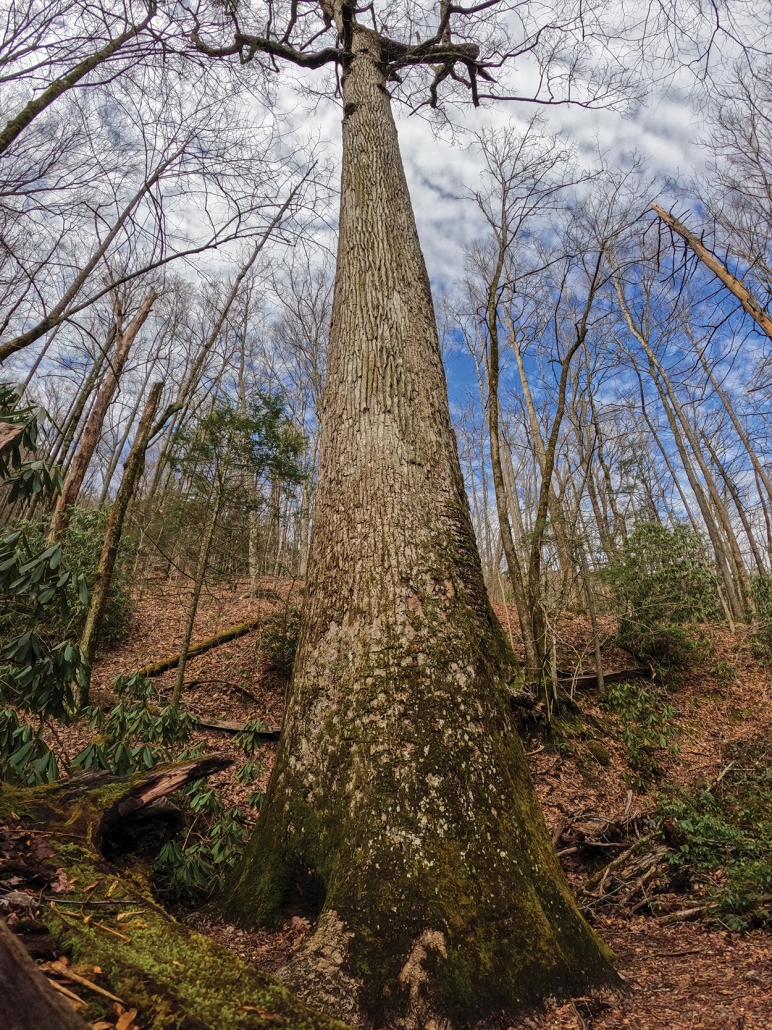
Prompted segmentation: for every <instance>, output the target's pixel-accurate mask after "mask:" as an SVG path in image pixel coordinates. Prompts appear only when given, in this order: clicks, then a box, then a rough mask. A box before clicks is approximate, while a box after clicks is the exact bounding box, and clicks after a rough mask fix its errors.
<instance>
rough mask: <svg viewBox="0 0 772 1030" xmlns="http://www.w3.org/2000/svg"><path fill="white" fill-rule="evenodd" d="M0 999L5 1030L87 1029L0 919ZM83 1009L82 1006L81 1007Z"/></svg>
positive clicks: (69, 1004)
mask: <svg viewBox="0 0 772 1030" xmlns="http://www.w3.org/2000/svg"><path fill="white" fill-rule="evenodd" d="M0 996H2V998H3V999H4V1005H3V1027H4V1028H5V1030H43V1028H44V1027H50V1028H51V1030H89V1025H88V1023H86V1022H84V1020H83V1019H82V1018H81V1017H80V1016H79V1015H78V1013H77V1012H76V1010H75V1009H74V1008H73V1003H72V1002H71V1001H65V998H64V996H63V995H62V994H61V993H57V989H56V988H55V987H54V986H53V984H51V983H50V982H49V980H48V979H47V978H46V977H45V976H44V975H43V973H41V971H40V969H38V967H37V965H35V963H34V962H33V961H32V959H31V958H30V957H29V955H28V954H27V952H26V951H25V950H24V948H23V946H22V944H21V942H20V941H19V940H18V938H17V937H16V936H15V934H12V933H11V931H10V930H9V929H8V927H7V926H6V925H5V921H4V920H3V919H0ZM84 1007H85V1006H84Z"/></svg>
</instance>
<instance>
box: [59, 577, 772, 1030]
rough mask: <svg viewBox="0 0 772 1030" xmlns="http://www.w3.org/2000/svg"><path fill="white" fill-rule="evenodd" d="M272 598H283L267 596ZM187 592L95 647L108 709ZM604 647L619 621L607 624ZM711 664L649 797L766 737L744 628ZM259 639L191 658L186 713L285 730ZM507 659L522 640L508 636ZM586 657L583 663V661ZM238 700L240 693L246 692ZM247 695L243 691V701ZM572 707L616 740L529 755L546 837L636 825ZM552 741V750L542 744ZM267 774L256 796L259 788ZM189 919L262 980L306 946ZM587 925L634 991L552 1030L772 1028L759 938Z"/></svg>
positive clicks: (625, 658) (97, 682)
mask: <svg viewBox="0 0 772 1030" xmlns="http://www.w3.org/2000/svg"><path fill="white" fill-rule="evenodd" d="M265 586H266V587H267V588H269V589H267V590H266V591H265V593H267V594H268V597H259V596H258V597H255V596H253V595H250V594H249V592H248V589H247V584H246V583H236V584H233V583H232V584H230V585H229V586H228V587H222V588H215V587H213V588H211V589H209V590H208V591H206V592H205V593H204V594H203V595H202V599H201V604H200V607H199V612H198V617H197V620H196V625H195V630H194V634H193V640H194V642H195V641H197V640H200V639H204V638H206V637H208V636H211V635H213V634H214V633H217V632H221V631H222V630H225V629H227V628H228V627H229V626H232V625H236V624H237V623H239V622H241V621H244V620H245V619H248V618H255V617H256V616H259V615H265V617H266V618H268V617H269V616H270V614H271V613H272V612H273V611H275V610H276V609H277V606H278V605H281V604H284V603H285V600H283V599H286V598H287V597H289V596H291V595H293V593H294V591H295V586H294V585H293V584H291V583H289V582H284V583H278V584H276V583H273V582H271V583H267V582H266V584H265ZM270 588H274V589H277V591H278V595H279V597H280V600H278V601H277V600H276V597H275V596H274V597H272V596H271V591H270ZM187 595H188V590H187V588H186V586H185V584H184V583H183V582H179V583H169V582H168V581H167V580H164V581H160V582H154V583H145V584H143V586H142V587H141V589H140V590H138V592H137V595H136V598H135V600H136V604H135V610H134V614H133V617H132V622H131V626H130V628H129V632H128V634H127V635H126V637H125V638H124V639H123V640H122V641H120V642H118V643H112V644H109V645H105V646H103V647H102V648H100V652H99V653H98V655H97V660H96V662H95V666H94V677H93V681H92V682H93V688H92V689H93V697H94V701H95V703H97V704H100V705H101V706H102V707H103V708H105V709H106V710H109V708H110V707H111V706H112V704H113V703H114V697H113V696H112V695H111V692H110V684H111V682H112V680H113V678H114V677H115V676H117V675H119V674H128V673H130V672H132V671H133V670H134V669H136V668H138V667H141V666H143V665H145V664H148V663H149V662H152V661H157V660H160V659H162V658H165V657H166V656H168V655H171V654H174V653H175V651H177V650H178V649H179V643H180V641H181V639H182V632H183V626H184V613H185V609H186V602H187ZM494 610H495V611H496V614H497V615H498V617H499V619H500V620H501V622H502V625H503V626H504V628H505V630H507V631H508V632H509V631H510V629H511V627H513V626H516V625H517V617H516V612H515V610H514V606H510V608H509V612H507V610H506V608H505V606H504V605H501V604H495V603H494ZM603 625H604V629H605V631H606V635H607V638H608V640H609V641H610V640H611V637H612V636H613V622H612V621H611V620H606V621H604V623H603ZM703 632H704V634H705V635H706V637H707V638H709V639H710V645H711V650H712V655H711V657H710V659H706V661H705V662H704V663H700V664H697V665H695V666H694V667H693V668H691V669H690V670H689V671H688V672H687V673H686V674H685V675H683V676H682V678H681V681H680V683H679V684H678V686H677V688H675V689H674V690H672V691H671V694H670V698H669V700H670V702H671V703H672V704H673V705H674V706H675V708H676V711H677V715H676V719H677V722H678V728H679V735H678V751H677V753H670V752H669V751H668V750H663V752H662V755H661V758H660V772H659V774H658V778H657V781H656V783H655V784H654V785H653V787H654V788H656V789H661V788H662V787H663V786H665V785H667V784H675V785H681V786H688V785H689V784H691V783H694V782H695V781H696V780H699V779H703V780H711V779H713V778H715V777H716V776H718V775H719V774H720V772H721V770H722V768H723V765H724V762H725V757H724V756H725V755H726V752H727V749H728V747H729V746H730V745H734V744H737V743H742V742H744V741H748V742H750V741H753V740H758V739H759V738H764V737H766V738H767V739H769V737H770V735H771V734H772V675H771V674H770V672H769V671H765V670H762V669H760V668H759V666H758V664H757V663H756V662H755V661H754V659H753V656H752V654H751V650H750V644H749V641H748V639H747V636H748V634H747V630H745V629H744V628H742V627H738V629H737V631H736V633H735V634H734V635H733V634H731V633H730V632H729V630H728V629H726V628H725V627H718V626H711V627H704V630H703ZM260 641H261V633H260V631H259V630H258V631H256V632H254V633H251V634H248V635H247V636H244V637H241V638H239V639H237V640H233V641H231V642H229V643H228V644H225V645H223V646H221V647H218V648H216V649H214V650H212V651H209V652H207V653H206V654H204V655H202V656H200V657H198V658H195V659H192V660H191V661H190V663H189V666H188V669H187V672H186V681H187V682H189V683H193V684H194V685H193V686H190V687H186V688H185V691H184V693H183V705H184V707H185V708H186V709H187V710H188V711H190V712H191V713H192V714H194V715H196V716H198V717H200V718H202V719H212V718H216V719H224V720H229V721H235V722H246V721H247V720H251V719H262V720H264V721H265V722H267V723H268V724H269V725H270V726H271V727H275V726H280V725H281V720H282V716H283V711H284V704H285V700H286V689H287V684H286V682H284V681H282V680H281V679H280V678H278V677H277V676H275V675H273V674H270V673H269V674H267V675H266V674H265V671H264V669H263V659H262V654H261V647H260ZM513 644H514V646H515V649H516V650H518V651H520V650H521V648H520V641H519V639H518V638H517V636H516V635H515V636H513ZM581 656H583V657H581ZM580 657H581V660H582V666H583V671H587V670H589V669H591V668H592V646H591V638H590V632H589V623H588V620H587V618H585V617H584V616H581V615H577V616H573V617H571V616H569V617H566V618H565V619H563V620H562V622H561V624H560V626H559V640H558V667H559V668H560V669H572V668H575V667H577V665H578V662H579V660H580ZM603 657H604V665H605V668H606V670H607V671H611V670H617V669H624V668H631V667H632V666H633V665H634V664H635V663H634V661H633V660H632V659H631V658H630V656H629V655H627V654H626V653H625V652H623V651H620V650H619V649H617V648H615V647H614V646H613V645H612V644H611V643H610V642H609V643H606V645H605V646H604V648H603ZM721 663H725V664H724V665H723V666H721V667H722V668H724V669H726V667H727V666H731V667H732V668H733V669H734V670H735V674H734V678H733V679H731V680H730V679H728V678H727V677H726V675H724V677H723V678H720V677H717V676H716V675H715V674H714V673H713V672H711V669H715V668H717V667H718V666H719V665H720V664H721ZM174 676H175V670H173V669H172V670H170V671H169V672H167V673H165V674H163V675H162V676H160V677H158V679H157V681H156V682H157V683H158V687H159V690H160V692H161V693H162V695H163V694H168V696H169V697H170V696H171V691H172V687H173V683H174ZM242 688H243V690H242ZM244 691H248V693H246V692H244ZM576 700H577V701H578V702H579V704H580V705H581V708H582V711H583V712H584V713H585V715H586V716H589V717H590V718H591V719H595V720H597V725H598V726H599V727H606V728H607V729H608V730H609V731H610V732H608V733H601V732H599V733H598V735H597V739H598V740H602V743H603V747H604V748H605V750H606V752H607V753H608V764H605V765H601V764H600V763H599V762H597V761H595V760H594V759H593V757H592V755H591V753H590V751H589V750H588V748H587V747H586V742H584V741H583V740H581V739H577V741H576V742H575V743H570V745H569V746H568V747H560V746H556V745H555V744H554V743H549V742H542V743H539V741H538V738H537V737H533V738H531V739H532V743H530V744H529V743H527V745H526V747H527V750H528V751H529V752H530V753H529V764H530V769H531V775H532V777H533V780H534V783H535V785H536V790H537V792H538V795H539V799H540V801H541V803H542V805H543V807H544V811H545V815H546V819H547V823H548V826H549V827H550V829H552V827H554V826H555V825H556V824H557V822H558V820H560V819H561V818H564V817H566V816H570V815H574V814H577V813H580V812H583V811H587V810H594V811H596V812H599V813H602V814H605V815H612V814H613V813H617V812H620V811H622V810H624V808H625V806H627V805H633V806H634V807H635V808H636V809H637V810H640V811H641V812H642V813H643V814H644V815H645V814H646V813H648V812H651V811H652V810H653V808H654V802H653V798H652V797H651V796H650V795H649V794H647V793H646V792H641V791H635V792H632V793H631V790H630V785H629V783H628V780H627V779H626V778H625V777H626V776H628V777H629V774H630V766H629V763H628V761H627V758H626V756H625V748H624V745H623V743H622V740H621V733H620V732H619V727H618V725H617V724H616V716H615V715H614V714H613V713H610V712H608V711H605V710H603V709H602V708H601V707H600V705H599V699H598V696H597V691H596V690H592V691H586V690H585V691H582V692H581V694H578V695H577V697H576ZM89 736H90V734H89V733H88V731H86V730H85V729H84V728H83V727H80V726H73V727H64V728H57V731H56V738H55V740H54V739H52V741H51V743H52V744H53V746H54V748H55V751H56V752H57V753H58V755H59V756H60V757H61V758H62V759H66V758H68V757H69V758H71V757H73V756H74V755H75V754H76V753H77V752H78V751H79V750H80V749H81V748H82V747H83V746H85V744H86V743H87V742H88V739H89ZM194 740H196V741H198V740H201V741H205V742H206V744H207V746H208V749H210V750H211V751H218V752H223V753H225V754H232V755H233V757H234V758H235V759H236V760H237V761H238V760H239V758H240V757H243V756H241V755H240V752H239V751H238V749H237V748H236V747H235V745H234V743H233V738H232V736H230V735H228V734H225V733H222V732H219V731H215V730H211V731H210V730H197V731H196V732H195V733H194ZM545 740H546V738H545ZM275 751H276V744H274V743H270V742H269V743H266V744H264V745H263V746H262V747H261V749H260V757H261V758H262V760H263V762H264V763H265V765H266V768H267V769H268V770H269V771H270V768H271V766H272V763H273V759H274V755H275ZM267 776H268V773H266V775H265V776H264V777H263V779H262V780H261V781H260V782H259V783H258V784H257V787H258V789H262V790H264V789H265V787H266V785H267ZM210 783H212V784H213V785H216V786H217V787H218V789H219V790H220V791H221V792H222V794H223V797H224V800H225V801H226V804H228V805H229V806H239V807H240V808H242V809H243V811H244V815H245V817H246V819H247V820H248V821H249V822H254V820H255V818H256V815H255V813H254V812H253V811H251V810H249V809H247V808H246V807H245V805H246V798H247V796H248V794H250V793H251V792H252V791H253V790H254V789H255V785H254V784H250V785H241V784H239V783H237V782H236V780H235V773H234V769H231V770H226V771H225V772H223V773H221V774H219V775H217V776H215V777H212V779H211V780H210ZM566 872H567V875H568V878H569V881H570V883H571V885H572V887H573V888H574V889H575V890H578V889H579V888H580V887H581V885H582V884H583V882H584V880H585V879H586V876H587V872H586V870H585V871H582V870H581V869H577V868H576V867H575V866H572V864H571V861H570V860H568V861H567V862H566ZM188 918H190V919H191V921H193V922H194V923H195V925H196V926H197V928H198V929H200V930H202V931H203V932H205V933H208V934H209V935H210V936H212V937H213V938H215V939H216V940H217V941H218V942H219V943H221V944H222V945H224V946H226V947H228V948H230V949H231V950H233V951H234V952H236V953H238V954H239V955H241V956H242V957H243V958H246V959H247V960H249V961H253V962H254V963H256V964H257V965H258V966H259V967H260V968H262V969H264V970H266V971H267V972H272V971H275V970H276V969H277V968H279V967H280V966H281V965H283V964H284V963H285V962H286V961H287V960H288V958H289V956H290V955H291V954H292V952H293V951H294V950H296V949H297V948H298V947H299V945H300V944H301V942H302V940H303V937H304V936H305V934H306V932H307V931H308V929H309V925H308V923H307V922H306V921H305V920H303V919H299V918H297V917H295V918H294V919H293V920H292V921H291V923H288V924H287V925H286V926H284V927H283V928H281V929H279V930H276V931H268V930H264V931H258V932H255V933H249V932H246V931H244V930H241V929H239V928H237V927H234V926H231V925H229V924H227V923H222V922H213V921H211V920H210V919H208V918H205V917H204V916H202V915H200V914H193V915H191V916H189V917H188ZM594 926H595V928H596V929H597V930H598V932H599V933H600V934H601V936H602V937H603V938H604V939H605V940H606V941H607V942H608V944H609V945H610V946H611V947H612V948H613V950H614V952H615V954H616V957H617V969H618V971H619V973H620V974H621V976H622V977H623V978H624V980H625V981H626V983H627V985H628V987H629V993H628V996H627V997H626V998H625V999H624V1000H623V1001H622V1002H620V1003H617V1004H615V1005H604V1004H599V1003H596V1002H587V1001H582V1000H581V999H579V1000H577V1001H575V1002H573V1003H571V1004H569V1005H563V1006H560V1007H553V1008H552V1009H550V1010H549V1011H548V1012H547V1013H546V1015H545V1022H544V1027H545V1028H546V1030H617V1028H628V1027H629V1028H630V1030H772V935H770V933H769V932H765V931H763V930H754V931H751V932H748V933H734V932H732V931H730V930H729V929H728V928H727V927H725V926H722V925H721V924H720V923H717V922H713V923H710V924H705V923H701V922H691V921H690V922H677V923H666V922H663V921H661V920H658V919H657V918H656V917H654V916H651V915H642V914H629V913H626V912H623V911H619V912H616V911H613V910H604V911H603V912H601V913H599V914H598V915H597V916H596V917H595V918H594Z"/></svg>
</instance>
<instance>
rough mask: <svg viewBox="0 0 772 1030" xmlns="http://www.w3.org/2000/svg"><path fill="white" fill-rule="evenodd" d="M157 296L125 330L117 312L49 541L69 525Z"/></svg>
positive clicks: (150, 294)
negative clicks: (111, 345)
mask: <svg viewBox="0 0 772 1030" xmlns="http://www.w3.org/2000/svg"><path fill="white" fill-rule="evenodd" d="M157 297H158V294H157V293H156V292H155V290H154V289H152V288H151V289H150V290H149V291H148V293H147V296H146V297H145V299H144V300H143V301H142V303H141V304H140V306H139V310H138V311H137V313H136V315H135V316H134V318H133V319H132V320H131V322H130V323H129V326H128V328H127V329H126V331H125V332H124V331H123V327H122V326H121V324H120V323H121V316H120V312H118V313H117V314H116V347H115V352H114V354H113V357H112V361H111V364H110V369H109V371H108V373H107V378H106V379H105V381H104V383H103V384H102V387H101V389H100V391H99V393H98V395H97V398H96V401H95V403H94V407H93V408H92V409H91V414H90V415H89V418H88V422H87V424H86V428H85V430H84V432H83V438H82V439H81V442H80V445H79V447H78V450H77V453H76V455H75V457H74V458H73V459H72V464H71V465H70V468H69V471H68V472H67V478H66V479H65V481H64V486H63V488H62V492H61V494H59V498H58V500H57V502H56V507H55V508H54V513H53V515H52V516H51V528H50V530H49V541H50V542H52V543H53V542H55V541H56V540H58V539H59V537H60V536H61V535H62V532H63V531H64V529H65V527H66V525H67V509H68V508H69V507H71V506H72V505H73V504H75V502H76V501H77V499H78V494H79V493H80V488H81V486H83V480H84V479H85V478H86V472H87V471H88V467H89V465H90V464H91V459H92V458H93V456H94V451H95V450H96V448H97V444H98V443H99V437H100V435H101V433H102V425H103V423H104V420H105V415H106V414H107V409H108V408H109V407H110V402H111V401H112V399H113V397H114V396H115V391H116V390H117V389H118V384H119V383H120V380H121V375H122V373H123V369H124V367H125V365H126V361H127V359H128V357H129V350H130V349H131V345H132V343H133V342H134V340H135V339H136V336H137V333H138V332H139V330H140V329H141V328H142V326H143V325H144V323H145V320H146V319H147V317H148V315H149V314H150V312H151V310H152V307H153V304H154V303H155V301H156V299H157Z"/></svg>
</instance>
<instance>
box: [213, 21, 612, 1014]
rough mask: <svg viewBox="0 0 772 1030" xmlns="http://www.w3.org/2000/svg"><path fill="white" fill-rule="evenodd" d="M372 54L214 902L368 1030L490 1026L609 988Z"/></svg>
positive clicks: (355, 112) (346, 153)
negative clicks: (540, 797)
mask: <svg viewBox="0 0 772 1030" xmlns="http://www.w3.org/2000/svg"><path fill="white" fill-rule="evenodd" d="M377 45H378V44H377V42H376V38H375V37H374V35H373V34H372V33H371V32H369V31H367V30H365V29H362V28H359V27H355V28H354V30H353V38H352V57H351V58H350V59H349V61H348V65H347V67H346V69H345V76H344V80H343V110H344V119H343V179H342V190H341V211H340V238H339V243H338V268H337V276H336V283H335V297H334V303H333V315H332V325H331V331H330V350H329V361H328V376H327V383H326V385H325V392H324V401H323V416H322V439H321V450H320V461H319V475H318V487H317V496H316V501H315V506H314V519H313V528H312V535H311V546H310V555H309V562H308V580H307V592H306V600H305V609H304V613H303V622H302V630H301V638H300V643H299V649H298V656H297V660H296V663H295V672H294V678H293V682H292V687H291V691H290V699H289V704H288V710H287V715H286V721H285V725H284V731H283V737H282V742H281V745H280V749H279V754H278V756H277V762H276V766H275V769H274V772H273V776H272V779H271V783H270V786H269V790H268V794H267V797H266V802H265V804H264V806H263V810H262V813H261V816H260V820H259V822H258V826H257V829H256V831H255V835H254V837H253V839H252V841H251V843H250V845H249V848H248V851H247V855H246V857H245V860H244V862H243V863H242V865H241V867H240V869H239V871H238V873H237V875H236V876H235V877H234V878H233V880H232V881H231V883H230V886H229V890H228V892H227V894H226V896H225V899H224V902H223V904H224V906H225V907H226V909H227V910H228V911H229V912H230V913H231V914H232V915H233V916H235V917H236V918H238V919H239V920H240V921H242V922H243V923H245V924H252V925H255V924H260V923H277V922H281V921H282V920H284V919H285V918H286V917H287V916H289V915H292V914H295V913H297V914H304V915H306V916H309V917H310V918H312V919H313V920H314V929H313V932H312V933H311V934H310V935H309V937H308V938H307V940H306V942H305V943H304V945H303V947H302V948H301V949H300V950H299V951H298V952H296V953H295V955H294V956H293V958H292V960H291V962H290V963H289V965H288V966H287V967H285V969H284V970H283V973H282V974H281V978H282V979H283V980H284V982H286V983H288V984H290V985H292V986H294V988H295V989H297V990H299V991H301V992H302V993H303V994H304V995H305V996H306V997H307V998H308V999H309V1000H313V1003H315V1004H317V1005H319V1006H322V1007H323V1008H325V1009H327V1010H328V1011H332V1012H334V1013H336V1014H337V1015H340V1016H343V1017H345V1018H347V1019H350V1020H354V1021H356V1022H357V1023H359V1024H360V1025H364V1026H385V1025H390V1026H394V1027H397V1026H401V1027H418V1026H431V1025H432V1022H431V1021H432V1020H436V1021H437V1023H436V1025H437V1026H442V1027H455V1026H462V1025H466V1024H469V1023H474V1024H475V1025H477V1026H480V1027H484V1026H497V1027H498V1026H507V1025H508V1022H507V1021H509V1022H511V1021H513V1020H514V1019H516V1018H517V1017H518V1015H519V1014H520V1013H522V1012H524V1011H526V1010H528V1009H529V1008H531V1007H534V1006H538V1005H539V1004H540V1003H541V1002H542V1001H543V999H545V998H547V997H549V996H560V995H566V994H567V993H570V992H572V991H580V992H583V991H586V990H589V989H592V988H594V987H598V986H600V985H610V984H615V983H616V982H617V980H616V976H615V974H614V973H613V971H612V969H611V967H610V965H609V955H608V952H607V950H606V949H605V948H604V946H603V945H602V943H601V942H600V941H599V940H598V938H596V937H595V935H594V934H593V932H592V931H591V930H590V928H589V927H588V926H587V924H586V923H585V922H584V921H583V920H582V918H581V916H580V915H579V912H578V910H577V908H576V906H575V904H574V902H573V899H572V897H571V894H570V892H569V889H568V886H567V884H566V881H565V879H564V877H563V875H562V873H561V870H560V866H559V864H558V861H557V857H556V855H555V851H554V849H553V847H552V845H551V842H550V839H549V835H548V833H547V830H546V826H545V823H544V819H543V816H542V813H541V811H540V808H539V804H538V801H537V798H536V795H535V792H534V789H533V785H532V783H531V780H530V778H529V774H528V768H527V765H526V762H525V757H524V753H523V748H522V745H521V743H520V741H519V738H518V735H517V731H516V728H515V724H514V721H513V719H512V717H511V715H510V710H509V700H508V691H507V684H508V682H510V681H511V678H512V677H513V676H514V674H515V671H516V670H515V663H514V658H513V655H512V652H511V650H510V648H509V646H508V644H507V641H506V638H505V635H504V632H503V630H502V628H501V626H500V625H499V624H498V622H497V621H496V618H495V616H494V615H493V612H492V610H491V607H490V604H489V601H488V598H487V595H486V591H485V586H484V583H483V576H482V569H481V565H480V559H479V555H478V553H477V549H476V546H475V540H474V534H473V530H472V524H471V519H470V515H469V509H468V505H467V500H466V496H465V493H464V484H463V480H462V476H461V469H460V464H459V459H458V453H457V448H456V442H455V437H454V435H453V430H452V428H451V424H450V416H449V410H448V401H447V389H446V383H445V376H444V371H443V366H442V361H441V357H440V350H439V345H438V339H437V330H436V324H435V319H434V313H433V307H432V298H431V292H430V288H429V280H428V276H427V273H426V268H425V266H424V261H423V256H422V254H421V249H420V245H419V242H418V236H417V233H416V227H415V222H414V218H413V213H412V209H411V205H410V197H409V194H408V189H407V183H406V181H405V175H404V171H403V167H402V161H401V158H400V153H399V147H398V142H397V133H396V128H395V125H394V121H393V117H392V112H391V107H390V101H389V94H388V91H387V89H386V84H385V82H384V77H383V73H382V70H381V65H380V64H379V56H380V55H379V53H378V51H377Z"/></svg>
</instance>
